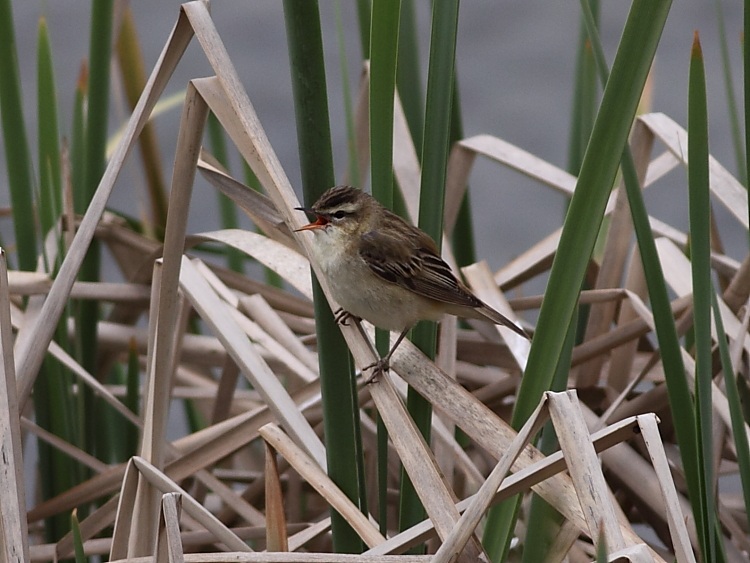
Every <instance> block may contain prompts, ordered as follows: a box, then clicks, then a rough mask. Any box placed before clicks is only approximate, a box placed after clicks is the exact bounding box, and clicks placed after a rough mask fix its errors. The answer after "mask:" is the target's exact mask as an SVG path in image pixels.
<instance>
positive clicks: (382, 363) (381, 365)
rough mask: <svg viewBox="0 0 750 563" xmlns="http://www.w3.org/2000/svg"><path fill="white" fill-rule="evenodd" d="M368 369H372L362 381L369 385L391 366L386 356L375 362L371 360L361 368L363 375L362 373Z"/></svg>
mask: <svg viewBox="0 0 750 563" xmlns="http://www.w3.org/2000/svg"><path fill="white" fill-rule="evenodd" d="M369 369H371V370H372V373H371V374H370V376H369V377H368V378H367V379H365V381H364V384H365V385H370V383H375V382H376V381H377V380H378V377H380V375H381V374H383V373H386V372H387V371H388V370H389V369H391V366H390V363H389V361H388V358H381V359H379V360H378V361H377V362H373V363H371V364H370V365H369V366H366V367H364V368H362V374H363V375H364V373H365V372H366V371H367V370H369Z"/></svg>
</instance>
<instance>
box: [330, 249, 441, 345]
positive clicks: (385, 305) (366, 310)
mask: <svg viewBox="0 0 750 563" xmlns="http://www.w3.org/2000/svg"><path fill="white" fill-rule="evenodd" d="M320 264H321V266H322V267H323V270H324V273H325V274H326V277H327V279H328V285H329V287H330V290H331V294H332V296H333V298H334V299H335V300H336V301H337V302H338V304H339V305H341V307H342V308H343V309H344V310H345V311H348V312H349V313H351V314H352V315H354V316H356V317H360V318H362V319H365V320H366V321H368V322H370V323H372V324H373V325H375V326H377V327H379V328H384V329H386V330H393V331H402V330H404V329H405V328H407V327H410V326H412V325H414V324H415V323H416V322H417V321H419V320H422V319H431V320H438V319H439V318H440V317H441V316H442V314H441V311H439V310H437V309H436V308H435V306H434V304H433V302H432V301H431V300H429V299H425V298H423V297H420V296H419V295H416V294H414V293H413V292H411V291H409V290H407V289H404V288H403V287H400V286H398V285H396V284H392V283H389V282H387V281H384V280H381V279H380V278H377V277H376V276H375V275H374V274H373V273H372V271H370V269H369V268H368V267H367V265H366V264H365V263H364V262H358V261H346V263H345V264H344V263H342V262H340V261H337V260H332V259H331V256H330V255H329V256H328V259H327V260H326V259H322V260H321V261H320Z"/></svg>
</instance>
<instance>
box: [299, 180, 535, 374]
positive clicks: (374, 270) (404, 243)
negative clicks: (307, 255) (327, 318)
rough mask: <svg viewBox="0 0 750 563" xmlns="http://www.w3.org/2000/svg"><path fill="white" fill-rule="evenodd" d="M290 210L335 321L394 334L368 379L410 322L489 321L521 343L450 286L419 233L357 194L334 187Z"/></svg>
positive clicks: (495, 316)
mask: <svg viewBox="0 0 750 563" xmlns="http://www.w3.org/2000/svg"><path fill="white" fill-rule="evenodd" d="M297 209H299V210H300V211H304V212H306V213H309V214H311V215H314V216H315V221H314V222H312V223H310V224H308V225H305V226H304V227H302V228H300V229H298V231H312V232H313V233H314V235H315V236H314V244H313V249H314V252H315V255H316V258H317V260H318V263H319V264H320V267H321V268H322V270H323V272H324V273H325V275H326V278H327V280H328V284H329V286H330V290H331V293H332V295H333V297H334V299H336V301H337V302H338V303H339V305H341V307H342V313H339V314H337V320H339V321H342V320H345V319H346V318H347V317H349V316H354V317H358V318H361V319H365V320H366V321H368V322H370V323H372V324H373V325H375V326H376V327H379V328H384V329H387V330H391V331H399V332H400V335H399V337H398V339H397V340H396V343H395V344H394V345H393V346H392V347H391V349H390V351H389V352H388V354H387V355H386V356H385V357H384V358H382V359H381V360H380V361H378V362H376V363H374V364H372V365H370V366H367V368H365V369H369V368H371V367H374V368H375V372H374V373H373V377H375V376H377V374H378V373H380V372H383V371H387V370H388V366H389V361H390V359H391V356H392V355H393V352H394V351H395V350H396V348H397V347H398V345H399V344H400V343H401V341H402V340H403V338H404V336H406V334H407V333H408V332H409V330H410V329H411V328H412V327H413V326H414V325H415V324H417V322H418V321H421V320H431V321H437V320H440V319H441V318H442V317H443V315H445V314H451V315H456V316H459V317H465V318H469V319H479V320H485V321H490V322H492V323H495V324H498V325H503V326H505V327H508V328H509V329H511V330H512V331H513V332H515V333H516V334H519V335H521V336H523V337H524V338H527V339H528V338H529V336H528V334H526V332H525V331H524V330H523V329H522V328H520V327H519V326H517V325H516V324H515V323H513V321H511V320H510V319H508V318H507V317H505V316H503V315H502V314H500V313H498V312H497V311H495V310H494V309H493V308H491V307H490V306H488V305H487V304H485V303H483V302H482V301H481V300H480V299H479V298H478V297H476V296H475V295H474V294H473V293H472V292H471V290H469V288H467V287H466V286H465V285H464V284H463V283H461V282H460V281H459V280H458V279H457V278H456V276H455V275H454V274H453V272H452V271H451V268H450V266H448V264H446V263H445V261H443V259H442V258H441V257H440V254H439V253H438V249H437V246H436V245H435V242H434V241H433V240H432V239H431V238H430V237H429V235H427V233H425V232H424V231H422V230H420V229H418V228H417V227H414V226H412V225H410V224H409V223H407V222H406V221H404V220H403V219H402V218H401V217H399V216H398V215H396V214H395V213H393V212H392V211H390V210H389V209H387V208H386V207H384V206H383V205H381V204H380V202H378V201H377V200H376V199H375V198H374V197H372V196H370V195H368V194H366V193H365V192H363V191H362V190H360V189H357V188H353V187H350V186H336V187H334V188H331V189H329V190H328V191H326V192H325V193H324V194H323V195H322V196H320V199H318V201H316V202H315V203H314V204H313V206H312V207H311V208H305V207H298V208H297Z"/></svg>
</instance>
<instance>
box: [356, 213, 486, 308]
mask: <svg viewBox="0 0 750 563" xmlns="http://www.w3.org/2000/svg"><path fill="white" fill-rule="evenodd" d="M404 226H408V225H404ZM409 228H410V229H414V228H413V227H410V226H409ZM388 232H389V230H388V229H380V230H377V231H369V232H367V233H365V234H364V235H362V237H361V242H360V248H359V254H360V256H361V257H362V259H363V260H364V261H365V262H366V263H367V265H368V266H369V268H370V270H372V272H373V273H374V274H376V275H377V276H379V277H381V278H382V279H384V280H386V281H389V282H391V283H395V284H397V285H399V286H401V287H404V288H406V289H409V290H411V291H413V292H414V293H417V294H418V295H422V296H424V297H428V298H430V299H435V300H437V301H442V302H444V303H449V304H453V305H465V306H468V307H480V306H481V305H482V302H481V301H479V300H478V299H477V298H476V297H474V295H472V294H471V293H470V292H469V291H468V290H466V288H465V287H464V285H463V284H462V283H461V282H460V281H458V279H456V276H455V275H454V274H453V272H452V271H451V268H450V266H448V264H446V263H445V261H444V260H443V259H442V258H441V257H440V256H439V255H438V254H437V249H436V248H435V244H434V242H433V241H432V240H431V239H429V238H428V237H426V236H425V235H424V234H422V233H421V232H420V231H417V229H414V231H413V232H412V233H410V234H412V235H418V236H411V237H396V236H393V235H389V234H387V233H388Z"/></svg>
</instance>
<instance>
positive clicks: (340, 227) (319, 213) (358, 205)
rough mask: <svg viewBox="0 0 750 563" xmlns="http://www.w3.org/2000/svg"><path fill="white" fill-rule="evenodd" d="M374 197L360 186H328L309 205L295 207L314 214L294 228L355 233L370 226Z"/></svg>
mask: <svg viewBox="0 0 750 563" xmlns="http://www.w3.org/2000/svg"><path fill="white" fill-rule="evenodd" d="M378 205H379V204H378V203H377V201H376V200H375V199H374V198H373V197H372V196H370V195H368V194H366V193H365V192H363V191H362V190H360V189H357V188H353V187H351V186H336V187H334V188H331V189H329V190H327V191H326V192H325V193H324V194H323V195H322V196H320V198H319V199H318V201H316V202H315V203H314V204H313V205H312V207H297V209H298V210H300V211H304V212H305V213H307V214H308V215H311V216H313V217H315V220H314V221H313V222H312V223H308V224H307V225H305V226H303V227H300V228H299V229H297V231H334V232H338V233H340V234H348V235H354V234H357V233H361V232H365V231H366V230H369V224H370V222H371V219H372V216H373V214H375V213H376V212H377V209H378Z"/></svg>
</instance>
